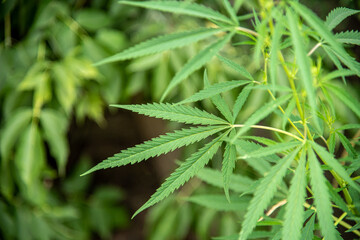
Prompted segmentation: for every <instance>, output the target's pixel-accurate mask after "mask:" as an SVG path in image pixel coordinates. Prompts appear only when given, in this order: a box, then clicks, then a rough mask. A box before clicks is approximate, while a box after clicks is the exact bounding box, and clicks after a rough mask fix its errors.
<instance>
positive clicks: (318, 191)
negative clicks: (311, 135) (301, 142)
mask: <svg viewBox="0 0 360 240" xmlns="http://www.w3.org/2000/svg"><path fill="white" fill-rule="evenodd" d="M313 146H314V145H313ZM308 161H309V168H310V182H311V189H312V191H313V193H314V201H315V206H316V214H317V218H318V219H319V225H320V229H321V233H322V234H323V236H324V237H325V239H328V240H336V235H335V234H336V230H335V228H334V222H333V221H332V209H331V201H330V195H329V192H328V189H327V186H326V181H327V180H326V178H325V176H324V174H323V171H322V170H321V166H320V164H319V162H318V160H317V158H316V156H315V153H314V151H313V150H312V149H311V148H309V149H308Z"/></svg>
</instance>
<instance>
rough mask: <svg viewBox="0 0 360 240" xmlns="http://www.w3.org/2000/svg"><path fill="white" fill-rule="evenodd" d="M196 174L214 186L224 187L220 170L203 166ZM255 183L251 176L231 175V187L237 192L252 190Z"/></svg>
mask: <svg viewBox="0 0 360 240" xmlns="http://www.w3.org/2000/svg"><path fill="white" fill-rule="evenodd" d="M196 176H197V177H198V178H200V179H201V180H202V181H204V182H206V183H208V184H210V185H212V186H215V187H219V188H223V187H224V183H223V176H222V173H221V172H220V171H218V170H213V169H211V168H203V169H201V170H200V171H199V172H198V173H197V175H196ZM253 184H254V180H252V179H251V178H248V177H246V176H243V175H239V174H232V175H231V176H230V181H229V189H230V190H232V191H234V192H237V193H243V192H245V191H248V190H250V187H251V186H252V185H253ZM252 190H254V189H252Z"/></svg>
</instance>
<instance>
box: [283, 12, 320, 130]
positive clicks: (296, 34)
mask: <svg viewBox="0 0 360 240" xmlns="http://www.w3.org/2000/svg"><path fill="white" fill-rule="evenodd" d="M286 15H287V19H288V22H289V27H290V28H289V30H290V32H291V39H292V42H293V46H294V49H295V57H296V62H297V64H298V66H299V71H300V74H301V78H300V79H301V82H302V83H303V86H304V88H305V90H306V96H307V99H308V103H309V105H310V107H311V114H312V117H313V118H314V124H315V128H316V129H320V124H319V119H318V117H317V114H316V110H317V105H316V88H315V86H314V84H313V76H312V74H311V67H310V61H309V58H308V56H307V55H306V51H305V48H304V41H303V38H302V36H301V34H300V30H299V28H298V25H297V19H296V18H295V16H296V15H295V14H294V13H293V12H292V11H291V10H290V9H288V11H287V14H286Z"/></svg>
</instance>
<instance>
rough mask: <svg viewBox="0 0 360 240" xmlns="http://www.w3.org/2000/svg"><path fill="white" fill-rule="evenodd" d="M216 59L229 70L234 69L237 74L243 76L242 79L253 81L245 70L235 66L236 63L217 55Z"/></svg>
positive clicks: (237, 65)
mask: <svg viewBox="0 0 360 240" xmlns="http://www.w3.org/2000/svg"><path fill="white" fill-rule="evenodd" d="M217 57H218V58H219V59H220V61H222V62H223V63H225V64H226V65H228V66H229V67H230V68H232V69H234V70H235V71H237V72H238V73H240V74H241V75H243V76H244V77H246V78H247V79H249V80H252V81H254V78H253V77H252V76H251V74H250V73H249V72H248V71H247V70H246V68H244V67H242V66H240V65H239V64H237V63H236V62H234V61H232V60H230V59H228V58H226V57H223V56H221V55H219V54H218V55H217Z"/></svg>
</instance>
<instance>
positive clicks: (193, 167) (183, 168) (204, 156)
mask: <svg viewBox="0 0 360 240" xmlns="http://www.w3.org/2000/svg"><path fill="white" fill-rule="evenodd" d="M227 133H228V131H227V132H225V133H223V134H222V135H220V136H219V137H217V138H215V139H214V140H213V141H211V142H210V143H208V144H206V145H205V146H204V147H202V148H201V149H200V150H198V151H197V152H196V153H194V154H193V155H191V156H190V157H189V158H188V159H186V160H185V162H183V163H182V164H181V165H180V167H178V168H177V169H176V170H175V171H174V172H173V173H172V174H171V175H170V177H168V178H167V179H166V180H165V182H164V183H163V184H162V185H161V186H160V188H158V189H157V190H156V192H155V193H154V194H153V195H152V196H151V198H150V199H149V200H148V201H147V202H146V203H145V204H144V205H143V206H142V207H141V208H139V209H138V210H137V211H136V212H135V214H134V215H133V216H132V218H134V217H135V216H136V215H137V214H139V213H140V212H142V211H144V210H145V209H147V208H149V207H151V206H153V205H154V204H156V203H158V202H160V201H161V200H163V199H164V198H166V197H167V196H169V195H170V194H171V193H172V192H174V191H175V190H176V189H178V188H179V187H181V186H182V185H183V184H184V183H185V182H187V181H188V180H189V179H190V178H191V177H193V176H194V175H196V173H197V172H198V171H199V170H200V169H202V168H203V167H204V166H205V165H206V164H207V163H208V162H209V160H210V159H211V158H212V157H213V156H214V154H215V153H216V152H217V150H218V149H219V147H220V145H221V143H222V139H223V138H224V136H226V134H227Z"/></svg>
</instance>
